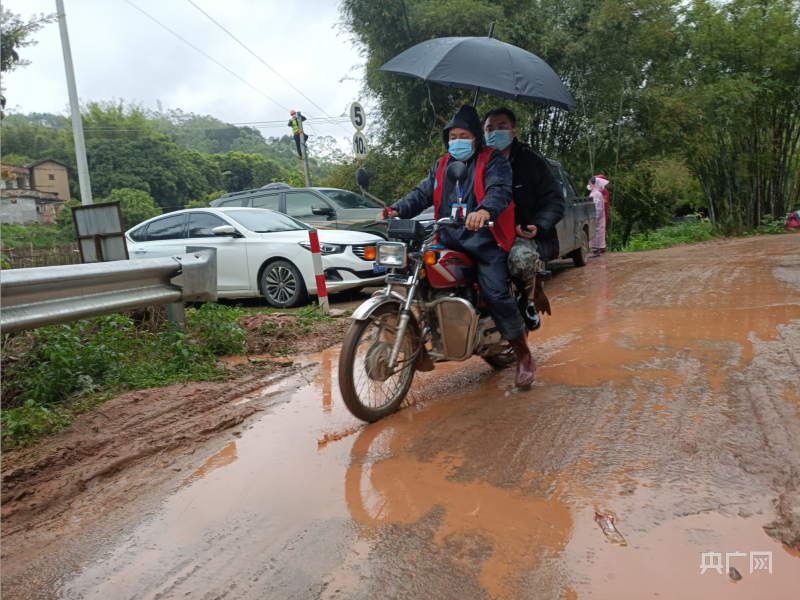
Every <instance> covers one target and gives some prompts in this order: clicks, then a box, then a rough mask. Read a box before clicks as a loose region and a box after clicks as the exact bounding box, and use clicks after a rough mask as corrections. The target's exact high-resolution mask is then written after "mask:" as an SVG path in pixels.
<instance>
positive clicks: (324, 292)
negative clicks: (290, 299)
mask: <svg viewBox="0 0 800 600" xmlns="http://www.w3.org/2000/svg"><path fill="white" fill-rule="evenodd" d="M308 240H309V242H311V260H312V261H313V262H314V277H316V279H317V296H318V297H319V305H320V306H321V307H322V311H323V312H324V313H325V314H328V313H329V312H331V307H330V306H329V305H328V288H327V287H326V286H325V273H324V272H323V271H322V254H321V253H320V250H319V236H318V235H317V230H316V229H309V230H308Z"/></svg>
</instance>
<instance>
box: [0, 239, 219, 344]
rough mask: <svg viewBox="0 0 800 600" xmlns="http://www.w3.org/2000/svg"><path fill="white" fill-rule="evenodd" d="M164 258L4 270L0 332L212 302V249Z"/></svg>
mask: <svg viewBox="0 0 800 600" xmlns="http://www.w3.org/2000/svg"><path fill="white" fill-rule="evenodd" d="M186 251H187V252H188V253H189V254H182V255H180V256H170V257H166V258H147V259H142V260H121V261H115V262H104V263H90V264H83V265H64V266H59V267H42V268H35V269H12V270H4V271H2V274H0V306H2V311H0V331H1V332H2V333H13V332H15V331H22V330H24V329H36V328H37V327H44V326H45V325H54V324H57V323H69V322H70V321H76V320H79V319H85V318H87V317H96V316H100V315H108V314H112V313H117V312H120V311H123V310H132V309H136V308H146V307H148V306H155V305H158V304H169V303H172V302H194V301H200V302H215V301H216V300H217V252H216V249H214V248H202V249H201V248H199V247H197V248H192V247H187V248H186Z"/></svg>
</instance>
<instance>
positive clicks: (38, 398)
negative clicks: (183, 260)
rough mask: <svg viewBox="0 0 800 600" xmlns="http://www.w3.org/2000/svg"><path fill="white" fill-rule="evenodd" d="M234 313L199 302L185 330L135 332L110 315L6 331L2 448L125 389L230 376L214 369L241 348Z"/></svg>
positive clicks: (31, 437)
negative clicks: (26, 330)
mask: <svg viewBox="0 0 800 600" xmlns="http://www.w3.org/2000/svg"><path fill="white" fill-rule="evenodd" d="M240 316H241V312H240V311H239V310H237V309H234V308H228V307H225V306H220V305H217V304H205V305H203V306H202V307H201V308H200V309H198V310H195V309H190V310H189V311H188V314H187V325H188V331H189V333H185V332H183V331H182V330H181V329H179V328H177V327H176V326H175V325H174V324H172V323H164V324H163V325H162V326H161V329H160V330H158V331H156V332H155V333H151V332H150V331H147V330H142V331H139V330H137V328H136V326H135V324H134V321H133V320H132V319H129V318H127V317H124V316H122V315H111V316H107V317H95V318H92V319H87V320H84V321H77V322H74V323H70V324H64V325H51V326H49V327H42V328H40V329H37V330H35V331H33V332H30V333H26V334H19V335H11V336H10V335H6V336H5V338H4V342H5V343H4V347H3V351H4V353H5V354H6V355H7V356H10V357H11V358H9V360H8V361H6V362H4V364H3V373H2V395H3V406H4V408H5V410H3V411H2V414H1V415H0V432H1V433H0V435H2V447H3V448H4V449H9V448H13V447H16V446H19V445H26V444H29V443H31V442H32V441H34V440H35V439H37V438H39V437H41V436H43V435H49V434H51V433H55V432H56V431H58V430H59V429H62V428H64V427H66V426H68V425H69V424H70V423H71V419H72V415H73V414H77V413H79V412H84V411H86V410H88V409H89V408H91V407H92V406H93V405H95V404H97V403H99V402H102V401H104V400H106V399H108V398H111V397H113V396H114V395H115V394H117V393H120V392H122V391H125V390H129V389H144V388H150V387H156V386H164V385H170V384H173V383H176V382H181V381H209V380H218V379H225V378H228V377H230V374H228V373H227V372H225V371H223V370H221V369H218V368H217V367H215V366H214V356H215V355H217V354H236V353H242V352H244V349H245V348H244V338H245V332H244V331H243V330H242V328H241V327H239V324H238V319H239V317H240Z"/></svg>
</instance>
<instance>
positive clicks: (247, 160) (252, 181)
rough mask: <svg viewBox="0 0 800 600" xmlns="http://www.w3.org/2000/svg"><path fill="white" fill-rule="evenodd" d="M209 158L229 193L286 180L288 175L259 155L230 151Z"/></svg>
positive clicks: (272, 162)
mask: <svg viewBox="0 0 800 600" xmlns="http://www.w3.org/2000/svg"><path fill="white" fill-rule="evenodd" d="M211 158H212V159H213V160H214V161H215V162H216V163H217V165H218V168H219V170H220V171H221V172H222V173H223V176H224V177H225V186H224V187H225V188H226V189H227V190H228V191H229V192H240V191H242V190H249V189H254V188H259V187H261V186H263V185H266V184H268V183H270V182H271V181H273V180H274V179H283V178H288V174H287V173H286V171H285V170H284V169H282V168H281V166H280V165H279V164H278V163H276V162H275V161H273V160H269V159H268V158H265V157H263V156H261V155H260V154H244V153H243V152H234V151H231V152H227V153H225V154H214V155H212V156H211Z"/></svg>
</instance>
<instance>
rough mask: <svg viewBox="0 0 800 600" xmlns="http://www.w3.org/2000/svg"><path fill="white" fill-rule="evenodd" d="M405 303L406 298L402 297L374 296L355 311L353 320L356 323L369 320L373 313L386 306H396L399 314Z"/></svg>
mask: <svg viewBox="0 0 800 600" xmlns="http://www.w3.org/2000/svg"><path fill="white" fill-rule="evenodd" d="M398 296H399V294H398ZM404 301H405V298H403V297H402V296H400V297H399V298H398V297H395V296H394V295H392V296H386V295H381V296H373V297H372V298H370V299H369V300H367V301H366V302H364V304H362V305H361V306H359V307H358V308H357V309H356V310H355V312H354V313H353V319H354V320H356V321H363V320H365V319H368V318H369V316H370V315H371V314H372V313H374V312H375V311H376V310H378V308H380V307H381V306H383V305H385V304H394V305H395V306H396V308H397V311H398V312H399V311H400V307H401V306H402V303H403V302H404Z"/></svg>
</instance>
